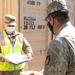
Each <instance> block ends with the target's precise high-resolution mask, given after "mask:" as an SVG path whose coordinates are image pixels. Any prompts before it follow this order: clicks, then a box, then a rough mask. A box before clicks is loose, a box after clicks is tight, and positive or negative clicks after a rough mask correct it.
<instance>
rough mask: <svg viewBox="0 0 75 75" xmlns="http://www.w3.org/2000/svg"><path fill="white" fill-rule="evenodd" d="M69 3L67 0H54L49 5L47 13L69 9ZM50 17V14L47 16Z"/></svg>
mask: <svg viewBox="0 0 75 75" xmlns="http://www.w3.org/2000/svg"><path fill="white" fill-rule="evenodd" d="M67 10H68V8H67V5H66V1H65V0H55V1H52V2H51V3H50V4H49V5H48V7H47V15H49V14H51V13H53V12H56V11H61V12H63V11H67ZM47 17H48V16H47ZM47 17H46V18H47Z"/></svg>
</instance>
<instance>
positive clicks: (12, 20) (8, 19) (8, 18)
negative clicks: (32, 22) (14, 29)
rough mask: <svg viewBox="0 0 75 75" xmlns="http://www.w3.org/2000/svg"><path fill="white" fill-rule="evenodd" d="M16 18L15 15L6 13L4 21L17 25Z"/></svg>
mask: <svg viewBox="0 0 75 75" xmlns="http://www.w3.org/2000/svg"><path fill="white" fill-rule="evenodd" d="M15 19H16V17H15V16H13V15H9V14H7V15H5V20H4V22H5V23H6V24H8V25H14V26H16V23H15Z"/></svg>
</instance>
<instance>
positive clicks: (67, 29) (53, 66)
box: [44, 22, 75, 75]
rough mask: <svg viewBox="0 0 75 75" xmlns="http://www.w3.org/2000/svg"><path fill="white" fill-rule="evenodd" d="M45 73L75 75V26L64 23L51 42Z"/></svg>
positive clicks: (50, 74)
mask: <svg viewBox="0 0 75 75" xmlns="http://www.w3.org/2000/svg"><path fill="white" fill-rule="evenodd" d="M44 75H75V28H74V27H73V26H72V25H71V23H70V22H67V23H65V24H63V25H62V26H61V27H60V29H59V31H58V33H57V35H56V38H55V39H54V40H53V41H51V42H50V44H49V47H48V52H47V57H46V61H45V70H44Z"/></svg>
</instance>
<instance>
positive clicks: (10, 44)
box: [0, 14, 33, 75]
mask: <svg viewBox="0 0 75 75" xmlns="http://www.w3.org/2000/svg"><path fill="white" fill-rule="evenodd" d="M15 19H16V18H15V17H14V16H13V15H8V14H7V15H5V20H4V22H5V30H4V31H3V32H0V75H20V72H21V71H22V69H23V68H24V63H21V64H18V65H14V64H12V63H10V61H9V60H8V59H7V58H6V57H5V55H6V54H10V53H16V52H20V53H23V52H24V53H25V57H26V58H28V59H29V60H31V59H32V55H33V52H32V48H31V45H30V44H29V43H28V41H27V40H26V39H25V38H24V36H23V34H22V33H19V32H16V31H15V26H16V24H15Z"/></svg>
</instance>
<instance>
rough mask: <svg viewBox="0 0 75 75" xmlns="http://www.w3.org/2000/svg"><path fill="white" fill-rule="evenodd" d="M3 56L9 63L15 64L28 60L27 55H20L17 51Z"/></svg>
mask: <svg viewBox="0 0 75 75" xmlns="http://www.w3.org/2000/svg"><path fill="white" fill-rule="evenodd" d="M5 57H6V58H7V59H8V60H9V61H10V63H13V64H16V65H17V64H20V63H23V62H27V61H28V60H29V59H28V58H27V56H25V55H22V54H21V53H19V52H17V53H10V54H6V55H5Z"/></svg>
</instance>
